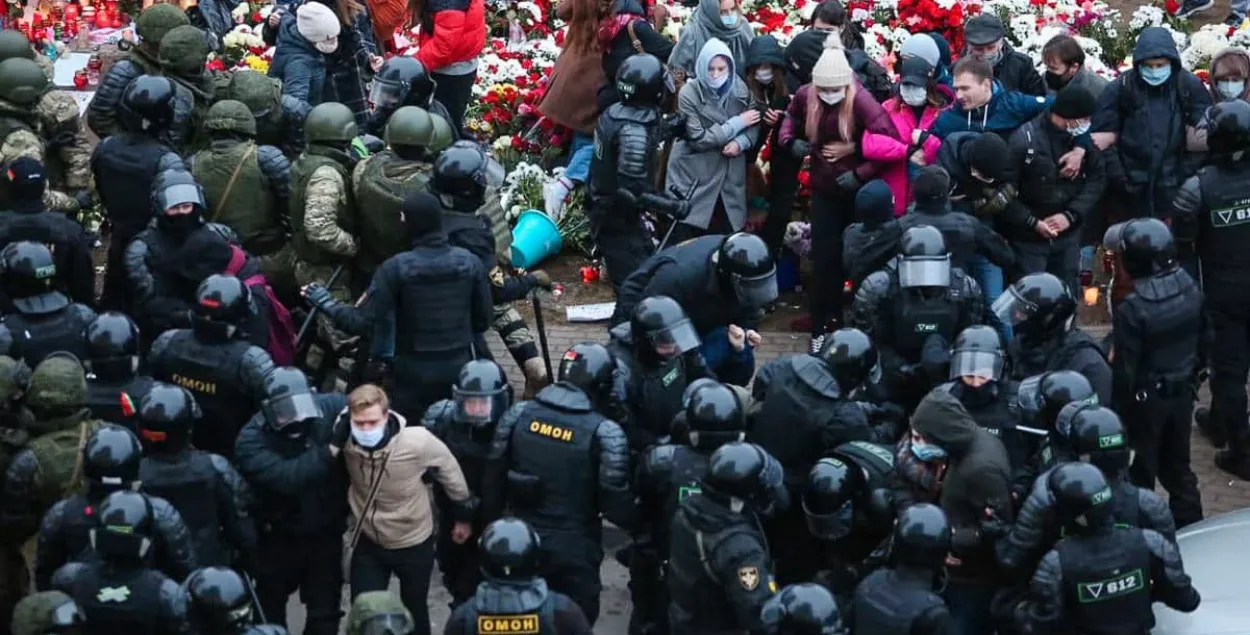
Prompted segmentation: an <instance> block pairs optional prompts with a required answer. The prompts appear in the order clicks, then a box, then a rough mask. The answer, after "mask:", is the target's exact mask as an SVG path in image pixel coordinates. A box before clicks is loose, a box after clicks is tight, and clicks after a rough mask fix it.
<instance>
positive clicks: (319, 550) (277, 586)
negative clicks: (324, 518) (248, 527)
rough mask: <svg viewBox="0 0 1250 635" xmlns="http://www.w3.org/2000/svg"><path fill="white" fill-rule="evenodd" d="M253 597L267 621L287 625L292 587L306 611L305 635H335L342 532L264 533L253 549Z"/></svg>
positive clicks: (341, 591)
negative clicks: (314, 534) (310, 535)
mask: <svg viewBox="0 0 1250 635" xmlns="http://www.w3.org/2000/svg"><path fill="white" fill-rule="evenodd" d="M255 575H256V596H257V598H258V599H259V600H260V605H261V608H262V609H264V611H265V618H266V619H268V620H269V623H271V624H279V625H281V626H283V627H285V626H286V604H287V599H288V598H290V597H291V594H292V593H294V592H295V591H296V590H298V591H299V599H300V602H302V603H303V604H304V607H305V608H306V609H307V611H308V614H307V618H306V619H305V622H304V633H305V635H338V632H339V618H341V617H342V616H343V613H342V612H341V611H339V604H340V602H341V601H342V595H343V537H342V536H341V535H339V534H334V535H331V536H324V537H316V538H305V537H291V536H274V535H268V534H262V535H261V536H260V541H259V544H258V548H257V549H256V571H255Z"/></svg>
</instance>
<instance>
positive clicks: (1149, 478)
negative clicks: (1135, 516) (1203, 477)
mask: <svg viewBox="0 0 1250 635" xmlns="http://www.w3.org/2000/svg"><path fill="white" fill-rule="evenodd" d="M1242 390H1244V386H1243V388H1242ZM1178 392H1179V391H1178ZM1121 411H1122V412H1127V413H1131V414H1130V416H1127V417H1124V421H1125V422H1126V423H1127V424H1128V433H1129V443H1130V445H1131V446H1132V448H1133V449H1134V450H1136V452H1137V454H1136V456H1135V457H1134V459H1133V464H1132V465H1130V466H1129V468H1128V475H1129V480H1130V481H1131V482H1132V483H1133V485H1136V486H1138V487H1144V488H1146V489H1149V490H1153V489H1154V487H1155V480H1158V481H1159V483H1161V484H1162V485H1163V489H1165V490H1167V492H1168V506H1169V507H1170V508H1171V509H1172V517H1173V518H1175V519H1176V528H1177V529H1180V528H1181V527H1184V526H1186V525H1192V524H1193V523H1196V522H1198V521H1200V520H1202V495H1201V494H1200V493H1199V492H1198V477H1197V476H1195V475H1194V471H1193V470H1192V469H1190V467H1189V435H1190V430H1191V428H1192V427H1193V411H1194V400H1193V396H1192V394H1188V393H1187V391H1186V392H1181V393H1180V394H1169V395H1167V396H1157V395H1151V396H1149V397H1148V398H1147V399H1146V400H1145V401H1139V402H1135V403H1133V404H1131V405H1128V406H1126V407H1123V408H1122V409H1121ZM1243 412H1244V411H1243Z"/></svg>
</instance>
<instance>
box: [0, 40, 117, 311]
mask: <svg viewBox="0 0 1250 635" xmlns="http://www.w3.org/2000/svg"><path fill="white" fill-rule="evenodd" d="M3 33H6V34H7V33H18V34H19V36H20V32H16V31H4V32H3ZM23 39H25V38H24V37H23ZM27 50H30V49H29V47H28V48H27ZM7 167H8V177H9V179H8V194H9V201H8V206H7V209H5V210H4V211H0V245H7V244H10V243H14V242H17V241H19V240H29V241H31V242H36V243H39V244H42V245H46V246H48V248H49V250H51V251H52V254H53V256H54V257H55V258H56V266H57V271H58V273H59V274H60V277H61V283H62V286H63V287H64V288H65V290H66V291H67V293H68V294H69V296H70V297H71V298H73V300H74V301H75V302H80V303H82V304H85V305H87V306H94V305H95V262H94V261H93V260H92V254H91V250H92V248H93V247H94V242H95V240H94V239H93V238H91V237H90V236H89V235H88V234H87V231H86V230H84V229H83V227H82V225H79V224H78V223H76V222H74V221H73V220H72V219H71V218H70V217H69V216H66V215H65V213H63V212H61V211H51V210H49V209H48V208H47V206H46V205H45V204H44V195H45V194H46V191H47V188H48V180H47V176H46V173H45V169H44V166H43V164H41V163H39V161H37V160H35V159H33V158H31V157H26V156H23V157H18V158H17V159H14V160H12V161H10V162H9V164H8V166H7ZM84 196H86V195H85V194H84Z"/></svg>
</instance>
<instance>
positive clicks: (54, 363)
mask: <svg viewBox="0 0 1250 635" xmlns="http://www.w3.org/2000/svg"><path fill="white" fill-rule="evenodd" d="M86 403H87V371H85V370H83V367H82V364H81V363H79V361H78V359H77V358H75V357H74V356H73V355H70V354H68V353H59V354H54V355H52V356H51V357H49V358H47V359H45V360H43V361H42V362H39V365H38V366H36V367H35V371H34V372H33V373H31V375H30V386H29V388H27V390H26V405H28V406H30V407H31V408H34V409H36V410H43V411H65V410H71V409H74V408H81V407H83V406H84V405H86Z"/></svg>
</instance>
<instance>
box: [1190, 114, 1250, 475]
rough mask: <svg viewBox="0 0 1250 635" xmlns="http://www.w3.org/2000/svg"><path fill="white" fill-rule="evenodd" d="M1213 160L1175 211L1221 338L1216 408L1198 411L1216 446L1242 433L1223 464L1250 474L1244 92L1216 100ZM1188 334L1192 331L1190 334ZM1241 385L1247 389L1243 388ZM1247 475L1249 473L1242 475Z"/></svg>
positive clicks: (1247, 120) (1248, 174)
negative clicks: (1242, 217) (1243, 204)
mask: <svg viewBox="0 0 1250 635" xmlns="http://www.w3.org/2000/svg"><path fill="white" fill-rule="evenodd" d="M1210 118H1211V128H1210V136H1209V137H1208V139H1209V141H1208V142H1207V143H1208V145H1209V146H1210V149H1211V152H1212V155H1213V160H1212V162H1211V163H1210V164H1209V165H1207V166H1206V167H1204V168H1203V169H1202V170H1200V171H1199V172H1198V174H1196V175H1194V176H1192V177H1190V178H1189V180H1188V181H1186V182H1185V184H1184V185H1182V186H1181V189H1180V191H1179V192H1178V193H1177V195H1176V201H1175V203H1174V209H1173V211H1172V217H1173V229H1174V230H1175V232H1176V242H1177V243H1178V247H1179V251H1180V252H1181V253H1180V255H1181V258H1182V259H1183V260H1184V259H1193V258H1194V257H1197V258H1198V259H1199V260H1200V261H1201V263H1202V290H1203V292H1204V293H1205V294H1206V299H1207V310H1208V311H1209V314H1210V320H1211V330H1212V334H1213V336H1214V341H1213V342H1212V345H1211V355H1210V357H1211V359H1210V362H1211V386H1210V388H1211V410H1210V412H1209V415H1210V416H1209V418H1208V417H1204V416H1200V417H1198V421H1199V423H1200V424H1201V423H1203V422H1204V420H1206V422H1207V424H1206V425H1203V426H1202V429H1203V432H1204V433H1206V434H1207V436H1209V437H1210V438H1211V440H1212V441H1213V442H1214V443H1215V446H1216V447H1224V445H1225V443H1226V442H1227V441H1230V440H1235V443H1233V444H1232V445H1231V446H1230V447H1229V451H1228V453H1227V454H1226V455H1222V456H1223V458H1222V459H1221V461H1220V462H1221V463H1223V465H1222V466H1221V468H1222V469H1225V470H1227V471H1229V472H1231V473H1233V474H1238V475H1240V474H1250V469H1248V468H1247V467H1246V466H1248V465H1250V415H1247V409H1248V408H1247V404H1246V390H1245V386H1246V376H1247V375H1248V374H1250V341H1247V339H1246V338H1247V336H1246V335H1245V333H1246V332H1247V330H1250V310H1248V309H1247V307H1250V250H1247V249H1246V248H1245V245H1246V241H1247V238H1248V237H1250V225H1247V224H1246V223H1242V222H1237V220H1239V219H1240V216H1238V214H1239V212H1238V210H1240V209H1241V205H1240V201H1241V200H1242V199H1243V198H1244V196H1243V195H1242V192H1244V191H1245V184H1246V183H1247V182H1250V181H1248V179H1250V162H1247V161H1246V160H1245V152H1246V150H1250V104H1247V103H1246V102H1244V101H1241V100H1239V99H1234V100H1232V101H1227V102H1221V103H1219V104H1216V105H1215V106H1214V107H1213V108H1212V109H1211V112H1210ZM1186 335H1188V333H1187V334H1186ZM1239 391H1240V392H1239ZM1241 478H1244V477H1241Z"/></svg>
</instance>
